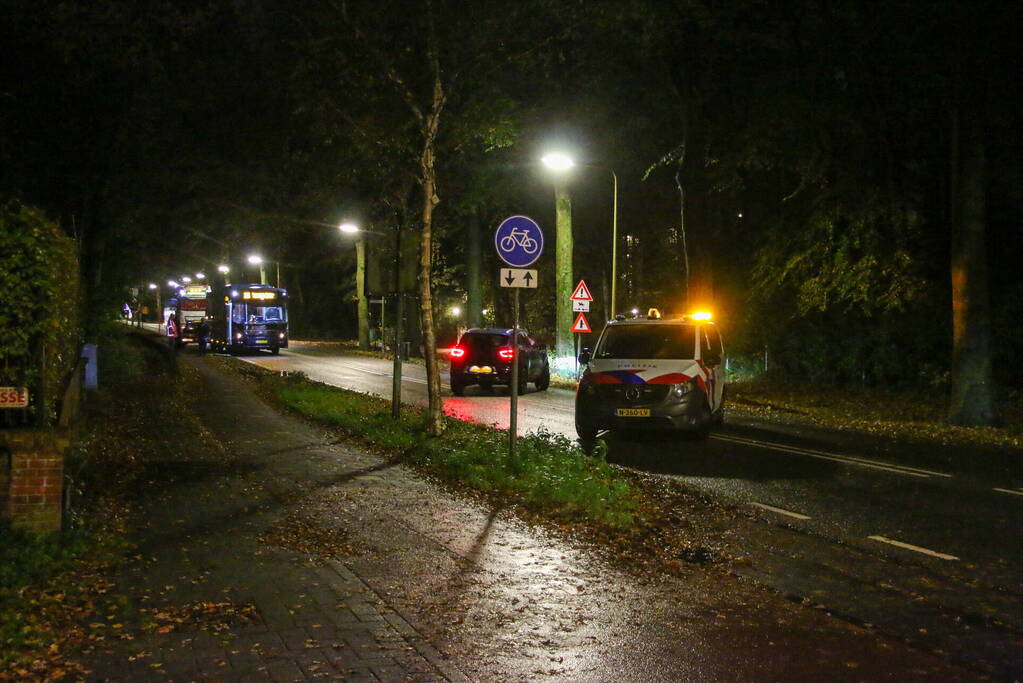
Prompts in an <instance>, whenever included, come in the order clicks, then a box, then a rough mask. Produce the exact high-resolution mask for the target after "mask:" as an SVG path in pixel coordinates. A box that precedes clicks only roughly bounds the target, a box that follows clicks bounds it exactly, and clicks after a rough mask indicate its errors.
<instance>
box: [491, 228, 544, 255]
mask: <svg viewBox="0 0 1023 683" xmlns="http://www.w3.org/2000/svg"><path fill="white" fill-rule="evenodd" d="M500 246H501V251H512V250H513V249H515V247H522V250H523V251H524V252H526V253H527V254H535V253H536V250H537V249H539V248H540V244H539V243H538V242H537V241H536V240H535V239H533V238H532V237H530V236H529V232H527V231H526V230H518V229H515V228H512V231H511V232H510V233H509V234H507V235H505V236H504V237H502V238H501V242H500Z"/></svg>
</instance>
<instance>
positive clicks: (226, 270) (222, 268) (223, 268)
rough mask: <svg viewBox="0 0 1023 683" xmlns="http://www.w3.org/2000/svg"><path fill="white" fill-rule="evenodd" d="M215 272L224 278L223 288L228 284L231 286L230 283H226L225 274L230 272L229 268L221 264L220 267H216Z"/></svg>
mask: <svg viewBox="0 0 1023 683" xmlns="http://www.w3.org/2000/svg"><path fill="white" fill-rule="evenodd" d="M217 272H219V273H220V274H221V275H222V276H223V277H224V286H225V287H227V286H228V285H229V284H231V283H230V282H228V281H227V274H228V273H230V272H231V268H230V267H229V266H226V265H224V264H221V265H219V266H217Z"/></svg>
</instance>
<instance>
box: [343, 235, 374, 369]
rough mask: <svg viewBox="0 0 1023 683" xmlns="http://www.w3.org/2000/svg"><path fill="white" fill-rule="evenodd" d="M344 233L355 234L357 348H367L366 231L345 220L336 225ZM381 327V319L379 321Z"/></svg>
mask: <svg viewBox="0 0 1023 683" xmlns="http://www.w3.org/2000/svg"><path fill="white" fill-rule="evenodd" d="M337 229H338V230H340V231H341V232H342V233H343V234H345V235H357V237H356V238H355V300H356V305H357V306H358V309H357V318H358V323H359V348H360V349H363V350H366V349H369V300H368V299H367V298H366V241H365V239H363V237H362V233H363V232H366V231H365V230H363V229H362V228H360V227H359V226H358V225H356V224H355V223H352V222H350V221H345V222H344V223H342V224H341V225H339V226H337ZM380 325H381V327H383V321H382V320H381V321H380Z"/></svg>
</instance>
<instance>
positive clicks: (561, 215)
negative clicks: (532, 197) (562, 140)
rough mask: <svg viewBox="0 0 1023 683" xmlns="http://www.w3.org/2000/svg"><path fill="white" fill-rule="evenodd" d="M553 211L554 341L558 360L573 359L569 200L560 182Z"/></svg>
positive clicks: (570, 203)
mask: <svg viewBox="0 0 1023 683" xmlns="http://www.w3.org/2000/svg"><path fill="white" fill-rule="evenodd" d="M554 208H555V212H556V214H555V230H556V233H557V235H556V242H555V249H556V254H555V270H556V272H555V276H554V277H555V296H556V297H557V298H556V299H555V301H554V311H555V316H554V339H555V343H556V347H555V348H556V352H557V354H558V356H559V357H560V358H573V357H574V355H575V353H574V344H575V340H574V339H573V337H574V336H575V335H573V334H572V320H573V314H572V302H571V301H570V300H569V297H571V296H572V288H573V287H575V283H574V282H573V281H572V199H571V197H570V196H569V194H568V188H567V187H566V186H565V183H564V182H563V181H559V182H558V184H557V185H555V186H554Z"/></svg>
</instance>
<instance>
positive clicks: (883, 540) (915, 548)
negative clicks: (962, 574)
mask: <svg viewBox="0 0 1023 683" xmlns="http://www.w3.org/2000/svg"><path fill="white" fill-rule="evenodd" d="M867 538H869V539H870V540H872V541H878V542H879V543H887V544H888V545H894V546H895V547H897V548H903V549H904V550H912V551H913V552H916V553H922V554H924V555H929V556H930V557H936V558H938V559H939V560H958V559H959V558H958V557H956V556H955V555H946V554H945V553H939V552H938V551H936V550H929V549H928V548H921V547H920V546H918V545H911V544H909V543H903V542H902V541H894V540H892V539H890V538H885V537H884V536H867Z"/></svg>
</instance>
